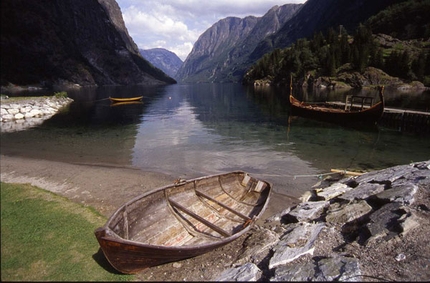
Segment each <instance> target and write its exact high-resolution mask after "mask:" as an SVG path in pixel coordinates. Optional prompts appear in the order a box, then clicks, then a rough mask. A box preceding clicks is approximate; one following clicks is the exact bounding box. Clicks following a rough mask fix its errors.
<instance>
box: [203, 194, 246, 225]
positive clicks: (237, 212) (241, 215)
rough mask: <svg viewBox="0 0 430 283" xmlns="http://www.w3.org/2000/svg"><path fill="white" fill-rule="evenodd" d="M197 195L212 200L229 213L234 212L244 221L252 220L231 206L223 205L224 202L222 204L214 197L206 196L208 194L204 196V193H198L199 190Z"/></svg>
mask: <svg viewBox="0 0 430 283" xmlns="http://www.w3.org/2000/svg"><path fill="white" fill-rule="evenodd" d="M196 195H198V196H202V197H204V198H207V199H208V200H210V201H213V202H214V203H216V204H218V205H219V206H221V207H223V208H225V209H227V210H228V211H231V212H233V213H234V214H236V215H237V216H239V217H240V218H242V219H244V220H250V219H251V218H249V217H248V216H246V215H243V214H242V213H240V212H239V211H236V210H234V209H233V208H231V207H229V206H227V205H225V204H223V203H222V202H220V201H217V200H216V199H214V198H212V197H210V196H208V195H206V194H204V193H202V192H200V191H197V190H196Z"/></svg>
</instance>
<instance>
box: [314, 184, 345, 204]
mask: <svg viewBox="0 0 430 283" xmlns="http://www.w3.org/2000/svg"><path fill="white" fill-rule="evenodd" d="M349 190H352V188H351V187H349V186H347V185H345V184H342V183H334V184H333V185H331V186H329V187H327V188H325V189H323V190H321V191H320V192H317V195H318V196H319V197H322V198H324V199H325V200H330V199H332V198H335V197H337V196H339V195H341V194H343V193H345V192H347V191H349Z"/></svg>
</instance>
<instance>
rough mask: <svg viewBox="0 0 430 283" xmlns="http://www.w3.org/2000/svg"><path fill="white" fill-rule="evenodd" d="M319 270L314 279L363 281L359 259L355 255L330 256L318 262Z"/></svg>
mask: <svg viewBox="0 0 430 283" xmlns="http://www.w3.org/2000/svg"><path fill="white" fill-rule="evenodd" d="M317 265H318V268H316V270H317V272H316V274H315V276H314V279H313V280H312V281H349V282H356V281H361V279H362V278H361V270H360V263H359V260H358V259H356V258H353V257H344V256H338V257H330V258H324V259H321V260H320V261H318V262H317Z"/></svg>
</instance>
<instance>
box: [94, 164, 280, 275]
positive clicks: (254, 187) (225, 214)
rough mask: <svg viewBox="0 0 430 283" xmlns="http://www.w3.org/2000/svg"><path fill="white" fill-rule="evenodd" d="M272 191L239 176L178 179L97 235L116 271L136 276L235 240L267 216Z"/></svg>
mask: <svg viewBox="0 0 430 283" xmlns="http://www.w3.org/2000/svg"><path fill="white" fill-rule="evenodd" d="M271 189H272V186H271V184H270V183H268V182H266V181H263V180H259V179H256V178H254V177H252V176H250V175H249V174H248V173H245V172H242V171H234V172H229V173H225V174H219V175H211V176H205V177H200V178H196V179H192V180H183V179H180V180H178V181H177V182H175V183H174V184H172V185H168V186H165V187H161V188H157V189H154V190H152V191H150V192H147V193H145V194H142V195H140V196H138V197H136V198H134V199H132V200H130V201H128V202H127V203H125V204H124V205H122V206H121V207H120V208H119V209H118V210H117V211H116V212H115V213H114V214H113V215H112V216H111V217H110V218H109V220H108V221H107V222H106V224H105V225H104V226H103V227H100V228H98V229H96V230H95V236H96V238H97V240H98V242H99V244H100V247H101V249H102V251H103V253H104V255H105V257H106V258H107V260H108V261H109V262H110V264H111V265H112V266H113V267H114V268H115V269H116V270H118V271H120V272H122V273H126V274H133V273H137V272H139V271H141V270H143V269H145V268H148V267H152V266H156V265H160V264H164V263H168V262H173V261H179V260H183V259H186V258H191V257H195V256H198V255H202V254H204V253H207V252H209V251H211V250H214V249H216V248H218V247H221V246H224V245H226V244H228V243H230V242H232V241H233V240H235V239H237V238H239V237H240V236H241V235H243V234H244V233H246V232H247V231H249V230H250V228H251V226H252V225H253V224H254V223H255V221H256V220H257V219H259V217H260V216H261V215H262V214H263V212H264V211H265V209H266V207H267V205H268V202H269V199H270V193H271Z"/></svg>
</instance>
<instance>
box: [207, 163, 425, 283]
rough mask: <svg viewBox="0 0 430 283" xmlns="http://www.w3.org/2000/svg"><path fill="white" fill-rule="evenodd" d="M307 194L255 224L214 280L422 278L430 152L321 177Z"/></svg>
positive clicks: (423, 274) (391, 279)
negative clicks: (428, 156)
mask: <svg viewBox="0 0 430 283" xmlns="http://www.w3.org/2000/svg"><path fill="white" fill-rule="evenodd" d="M307 195H308V198H307V199H304V202H302V203H300V204H298V205H297V206H295V207H292V208H290V209H287V210H286V211H284V212H282V213H280V214H279V215H275V216H273V217H271V218H269V219H268V220H266V223H265V225H263V226H256V227H255V228H254V231H253V233H252V234H251V235H250V236H249V237H248V238H247V239H246V240H245V242H244V248H243V251H242V253H241V255H240V256H239V257H238V258H237V259H236V261H235V262H234V263H233V266H232V267H231V268H230V269H227V270H226V271H225V272H224V273H223V274H221V275H220V276H218V277H217V278H214V280H217V281H246V280H253V281H261V280H264V281H267V280H270V281H368V280H372V281H373V280H384V281H385V280H389V281H397V280H399V281H405V280H406V281H428V280H429V279H430V271H429V269H428V260H429V256H430V239H429V238H428V227H429V224H430V198H429V196H430V160H429V161H424V162H417V163H413V164H410V165H402V166H396V167H392V168H388V169H385V170H380V171H375V172H371V173H366V174H363V175H361V176H359V177H350V178H344V179H341V180H339V181H337V182H335V183H333V182H327V181H323V182H321V183H319V184H317V185H316V186H314V189H313V192H312V193H311V194H307ZM421 266H422V268H420V267H421ZM425 266H427V268H426V267H425ZM381 270H385V271H382V272H381Z"/></svg>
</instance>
